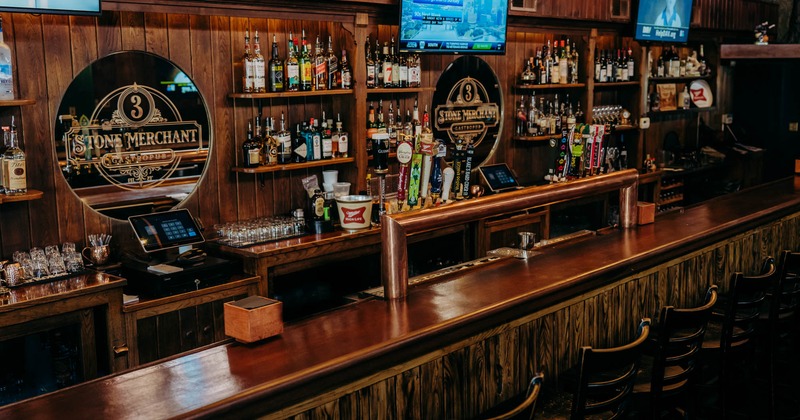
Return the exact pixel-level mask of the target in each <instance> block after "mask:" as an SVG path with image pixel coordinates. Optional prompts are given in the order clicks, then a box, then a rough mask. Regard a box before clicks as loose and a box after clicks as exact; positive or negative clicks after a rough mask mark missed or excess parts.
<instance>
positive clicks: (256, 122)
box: [253, 111, 266, 166]
mask: <svg viewBox="0 0 800 420" xmlns="http://www.w3.org/2000/svg"><path fill="white" fill-rule="evenodd" d="M253 142H254V143H256V144H257V145H258V165H256V166H262V165H264V163H265V162H266V151H265V150H264V137H261V111H259V112H258V116H257V117H254V118H253Z"/></svg>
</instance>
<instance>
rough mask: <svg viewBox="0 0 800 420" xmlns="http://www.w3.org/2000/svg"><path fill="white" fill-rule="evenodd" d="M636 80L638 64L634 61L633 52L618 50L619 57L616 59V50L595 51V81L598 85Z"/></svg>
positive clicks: (630, 50)
mask: <svg viewBox="0 0 800 420" xmlns="http://www.w3.org/2000/svg"><path fill="white" fill-rule="evenodd" d="M635 78H636V62H635V60H634V59H633V50H632V49H631V47H630V46H628V49H627V50H626V49H624V48H623V49H617V57H616V58H615V57H614V50H602V52H600V51H599V50H598V49H597V48H595V49H594V81H595V82H597V83H612V82H616V83H618V82H631V81H634V80H635Z"/></svg>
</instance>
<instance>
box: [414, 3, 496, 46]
mask: <svg viewBox="0 0 800 420" xmlns="http://www.w3.org/2000/svg"><path fill="white" fill-rule="evenodd" d="M508 3H509V1H508V0H401V2H400V51H401V52H417V53H434V54H505V52H506V24H507V21H508Z"/></svg>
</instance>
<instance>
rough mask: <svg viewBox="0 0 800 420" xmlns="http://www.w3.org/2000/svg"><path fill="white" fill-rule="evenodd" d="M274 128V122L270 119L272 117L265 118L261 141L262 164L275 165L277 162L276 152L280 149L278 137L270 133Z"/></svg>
mask: <svg viewBox="0 0 800 420" xmlns="http://www.w3.org/2000/svg"><path fill="white" fill-rule="evenodd" d="M274 129H275V123H274V121H273V120H272V117H269V118H267V119H266V120H265V121H264V130H265V131H264V137H263V139H264V141H263V142H262V144H263V146H262V147H261V164H262V165H277V164H278V153H279V149H280V143H278V139H277V138H276V137H275V136H274V135H273V134H272V132H273V130H274Z"/></svg>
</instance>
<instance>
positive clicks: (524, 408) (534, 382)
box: [487, 372, 544, 420]
mask: <svg viewBox="0 0 800 420" xmlns="http://www.w3.org/2000/svg"><path fill="white" fill-rule="evenodd" d="M543 381H544V374H543V373H541V372H540V373H537V374H536V375H534V377H533V379H531V383H530V384H529V385H528V391H527V392H526V393H525V399H524V400H523V401H522V403H520V404H519V405H518V406H516V407H514V408H513V409H512V410H510V411H507V412H505V413H503V414H500V415H498V416H495V417H489V418H487V420H507V419H529V420H532V419H533V415H534V413H535V412H536V400H537V399H538V398H539V393H540V392H541V390H542V382H543Z"/></svg>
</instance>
